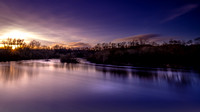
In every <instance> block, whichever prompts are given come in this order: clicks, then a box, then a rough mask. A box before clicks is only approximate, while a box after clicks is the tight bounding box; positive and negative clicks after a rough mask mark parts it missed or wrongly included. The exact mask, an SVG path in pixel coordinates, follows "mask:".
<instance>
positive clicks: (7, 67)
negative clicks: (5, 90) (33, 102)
mask: <svg viewBox="0 0 200 112" xmlns="http://www.w3.org/2000/svg"><path fill="white" fill-rule="evenodd" d="M0 65H1V66H0V80H1V81H4V82H11V81H16V80H19V79H21V78H23V77H25V76H27V77H28V78H32V77H34V76H35V75H37V71H35V72H34V71H33V69H26V68H24V67H21V66H18V64H17V63H16V62H4V63H2V62H1V64H0Z"/></svg>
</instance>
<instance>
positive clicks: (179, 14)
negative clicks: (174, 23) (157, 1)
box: [161, 4, 199, 23]
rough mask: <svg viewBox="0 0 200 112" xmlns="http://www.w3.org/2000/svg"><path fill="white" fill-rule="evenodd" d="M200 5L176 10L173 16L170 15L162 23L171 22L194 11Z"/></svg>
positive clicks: (191, 5)
mask: <svg viewBox="0 0 200 112" xmlns="http://www.w3.org/2000/svg"><path fill="white" fill-rule="evenodd" d="M198 6H199V5H198V4H188V5H185V6H182V7H180V8H178V9H176V10H174V11H173V13H172V14H171V15H169V16H168V17H167V18H165V19H164V20H162V21H161V23H165V22H168V21H171V20H174V19H176V18H178V17H180V16H182V15H184V14H186V13H188V12H190V11H192V10H193V9H195V8H197V7H198Z"/></svg>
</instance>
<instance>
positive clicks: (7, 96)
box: [0, 59, 200, 112]
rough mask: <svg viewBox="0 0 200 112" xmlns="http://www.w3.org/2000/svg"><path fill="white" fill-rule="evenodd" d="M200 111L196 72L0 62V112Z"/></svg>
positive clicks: (52, 62) (198, 73)
mask: <svg viewBox="0 0 200 112" xmlns="http://www.w3.org/2000/svg"><path fill="white" fill-rule="evenodd" d="M199 110H200V71H198V70H197V71H195V70H192V69H170V68H165V69H164V68H134V67H127V66H126V67H123V66H105V65H95V64H91V63H80V64H63V63H60V62H59V60H56V59H52V60H50V61H45V60H25V61H12V62H0V112H132V111H144V112H150V111H152V112H155V111H166V112H167V111H190V112H191V111H199Z"/></svg>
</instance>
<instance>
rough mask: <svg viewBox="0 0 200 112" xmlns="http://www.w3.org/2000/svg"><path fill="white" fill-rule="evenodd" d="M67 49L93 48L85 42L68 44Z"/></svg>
mask: <svg viewBox="0 0 200 112" xmlns="http://www.w3.org/2000/svg"><path fill="white" fill-rule="evenodd" d="M67 47H70V48H78V47H79V48H83V47H91V45H90V44H88V43H83V42H71V43H69V44H68V46H67Z"/></svg>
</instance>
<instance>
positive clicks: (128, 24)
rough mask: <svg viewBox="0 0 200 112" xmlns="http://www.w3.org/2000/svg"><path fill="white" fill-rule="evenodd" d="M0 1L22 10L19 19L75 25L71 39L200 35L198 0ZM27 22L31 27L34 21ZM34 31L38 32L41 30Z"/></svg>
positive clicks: (72, 26)
mask: <svg viewBox="0 0 200 112" xmlns="http://www.w3.org/2000/svg"><path fill="white" fill-rule="evenodd" d="M2 3H4V4H6V6H8V7H10V8H11V9H12V10H14V12H15V13H18V12H22V18H21V19H22V20H23V19H24V18H25V17H26V16H25V15H26V14H28V15H37V18H36V19H40V20H43V21H45V20H47V21H48V20H52V21H51V22H49V23H48V25H47V26H54V25H55V24H56V25H61V26H62V28H63V27H67V28H72V29H73V28H75V29H76V28H78V29H79V31H77V32H74V33H75V34H74V35H76V37H74V38H77V39H74V40H73V37H71V39H70V40H68V39H66V41H71V42H72V41H84V42H86V41H88V40H90V39H95V40H99V41H112V40H113V39H115V38H122V37H128V36H133V35H142V34H160V35H161V36H163V37H172V38H179V39H193V38H195V37H199V36H200V1H199V0H166V1H164V0H5V1H3V2H2ZM0 17H1V16H0ZM18 19H19V18H18ZM30 22H31V24H30V26H31V25H32V24H34V22H35V21H34V19H33V20H32V21H30ZM36 22H37V21H36ZM35 24H37V23H35ZM51 24H52V25H51ZM17 27H19V25H18V26H17ZM42 27H44V26H42ZM57 27H59V26H57ZM57 27H55V30H57V29H59V28H57ZM26 29H28V30H31V29H33V28H30V27H27V28H26ZM51 30H53V28H52V29H51ZM36 32H37V31H36ZM38 33H41V34H42V30H41V32H38ZM47 33H48V32H46V33H45V34H43V35H44V36H49V37H51V38H53V36H52V35H53V34H47ZM76 33H77V34H76ZM71 35H73V34H71ZM56 36H60V37H58V38H62V39H65V38H67V36H66V37H65V35H56ZM62 36H63V37H62ZM82 38H84V39H82Z"/></svg>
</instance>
